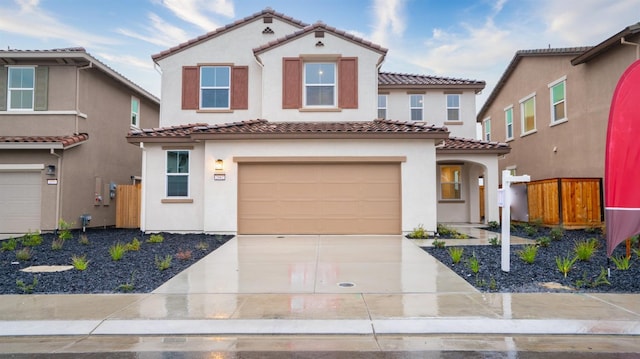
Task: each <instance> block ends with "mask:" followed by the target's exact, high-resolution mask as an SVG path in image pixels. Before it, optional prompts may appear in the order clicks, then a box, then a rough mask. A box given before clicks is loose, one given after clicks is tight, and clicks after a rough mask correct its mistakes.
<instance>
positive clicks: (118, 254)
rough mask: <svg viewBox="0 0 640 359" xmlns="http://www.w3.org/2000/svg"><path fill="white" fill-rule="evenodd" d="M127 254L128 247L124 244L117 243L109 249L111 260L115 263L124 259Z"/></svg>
mask: <svg viewBox="0 0 640 359" xmlns="http://www.w3.org/2000/svg"><path fill="white" fill-rule="evenodd" d="M126 252H127V246H126V245H125V244H122V242H117V243H116V244H114V245H112V246H111V247H109V255H110V256H111V259H112V260H114V261H119V260H121V259H122V257H124V254H125V253H126Z"/></svg>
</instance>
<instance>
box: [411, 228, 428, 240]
mask: <svg viewBox="0 0 640 359" xmlns="http://www.w3.org/2000/svg"><path fill="white" fill-rule="evenodd" d="M428 237H429V233H427V231H426V230H425V229H424V226H423V225H422V224H419V225H418V227H416V228H414V229H413V231H411V232H410V233H409V238H413V239H424V238H428Z"/></svg>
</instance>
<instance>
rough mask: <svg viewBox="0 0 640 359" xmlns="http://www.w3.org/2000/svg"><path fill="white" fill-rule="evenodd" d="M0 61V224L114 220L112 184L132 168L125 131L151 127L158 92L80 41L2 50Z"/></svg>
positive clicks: (13, 228) (11, 227) (21, 226)
mask: <svg viewBox="0 0 640 359" xmlns="http://www.w3.org/2000/svg"><path fill="white" fill-rule="evenodd" d="M0 65H1V66H0V202H1V203H2V206H0V233H5V234H6V233H25V232H27V231H37V230H54V229H57V228H58V223H59V220H61V219H63V220H65V221H66V222H69V223H73V224H74V227H79V226H81V225H82V223H81V220H80V216H82V215H89V216H91V222H90V223H89V226H112V225H114V224H115V199H114V198H113V196H114V194H115V186H117V185H119V184H131V183H132V181H134V180H135V179H136V178H138V180H139V176H140V175H141V173H140V168H141V161H142V156H141V152H142V151H141V150H140V149H139V148H135V147H134V146H131V145H128V144H127V141H126V139H125V135H126V134H127V132H129V131H130V130H131V129H133V128H139V127H155V126H157V124H158V117H159V100H158V98H156V97H155V96H153V95H151V94H150V93H148V92H147V91H145V90H144V89H142V88H141V87H139V86H137V85H136V84H134V83H133V82H131V81H129V80H128V79H126V78H124V77H123V76H122V75H120V74H119V73H117V72H115V71H114V70H113V69H111V68H109V67H108V66H106V65H105V64H103V63H102V62H100V61H98V60H96V59H95V58H94V57H92V56H91V55H90V54H88V53H87V52H86V51H85V49H83V48H68V49H54V50H2V51H0Z"/></svg>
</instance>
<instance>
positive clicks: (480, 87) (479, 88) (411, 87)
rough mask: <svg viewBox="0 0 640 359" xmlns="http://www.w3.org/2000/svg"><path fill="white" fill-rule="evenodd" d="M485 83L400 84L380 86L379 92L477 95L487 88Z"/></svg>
mask: <svg viewBox="0 0 640 359" xmlns="http://www.w3.org/2000/svg"><path fill="white" fill-rule="evenodd" d="M485 85H486V84H484V83H482V84H468V85H445V84H442V85H414V84H408V85H403V84H398V85H382V84H378V90H405V89H406V90H423V89H424V90H427V89H429V90H432V89H448V90H458V89H459V90H474V91H475V93H478V92H480V91H482V90H484V88H485Z"/></svg>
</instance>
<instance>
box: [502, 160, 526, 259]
mask: <svg viewBox="0 0 640 359" xmlns="http://www.w3.org/2000/svg"><path fill="white" fill-rule="evenodd" d="M529 181H531V177H529V176H528V175H524V176H512V175H511V172H510V171H509V170H504V171H502V192H503V198H502V200H503V204H502V232H501V234H500V240H501V242H502V247H501V248H500V249H501V259H502V263H501V264H502V265H501V268H502V271H503V272H508V271H510V270H511V260H510V259H511V196H512V193H511V183H513V182H529Z"/></svg>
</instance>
